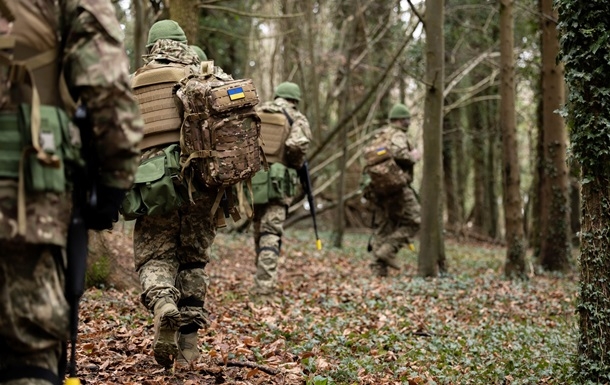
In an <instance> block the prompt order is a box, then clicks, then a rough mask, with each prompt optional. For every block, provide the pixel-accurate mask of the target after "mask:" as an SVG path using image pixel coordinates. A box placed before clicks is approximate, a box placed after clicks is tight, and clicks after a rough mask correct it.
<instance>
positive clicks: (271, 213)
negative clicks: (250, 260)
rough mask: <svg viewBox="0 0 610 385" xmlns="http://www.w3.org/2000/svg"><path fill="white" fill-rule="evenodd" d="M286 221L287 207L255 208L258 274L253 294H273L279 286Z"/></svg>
mask: <svg viewBox="0 0 610 385" xmlns="http://www.w3.org/2000/svg"><path fill="white" fill-rule="evenodd" d="M285 220H286V205H285V204H280V203H267V204H264V205H255V206H254V218H253V220H252V222H253V229H254V246H255V250H256V260H255V263H256V274H255V275H254V285H253V287H252V288H251V289H250V292H251V293H252V294H255V295H257V294H273V293H274V292H275V290H276V286H277V267H278V259H279V257H280V250H281V245H282V233H283V232H284V221H285Z"/></svg>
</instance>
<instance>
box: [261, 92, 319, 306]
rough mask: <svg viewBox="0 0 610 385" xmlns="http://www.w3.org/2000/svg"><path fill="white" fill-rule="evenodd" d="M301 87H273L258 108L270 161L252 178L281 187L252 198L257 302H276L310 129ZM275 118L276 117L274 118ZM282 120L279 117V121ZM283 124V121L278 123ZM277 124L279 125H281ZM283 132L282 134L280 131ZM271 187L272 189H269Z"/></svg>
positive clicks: (309, 138)
mask: <svg viewBox="0 0 610 385" xmlns="http://www.w3.org/2000/svg"><path fill="white" fill-rule="evenodd" d="M300 100H301V89H300V88H299V86H298V85H297V84H295V83H291V82H284V83H281V84H279V85H278V86H277V88H276V89H275V94H274V100H273V101H269V102H265V103H263V104H262V105H261V106H259V107H258V108H257V112H258V113H259V116H260V117H261V121H262V128H261V135H262V137H263V141H264V145H263V150H264V152H265V154H266V156H267V160H268V162H269V171H268V172H266V171H264V170H261V171H259V173H258V174H257V175H255V177H254V179H253V183H254V181H255V180H256V181H258V182H260V180H261V178H262V179H263V181H267V179H266V178H272V179H273V178H275V177H278V178H279V180H274V181H273V183H263V185H264V186H268V187H271V186H283V188H281V190H282V191H264V192H263V194H261V195H262V196H264V198H262V199H261V198H259V197H258V194H255V197H254V217H253V219H252V223H253V228H254V245H255V250H256V274H255V276H254V285H253V286H252V287H251V289H250V296H251V298H252V299H253V300H255V301H257V302H266V301H277V297H276V296H275V291H276V286H277V267H278V258H279V255H280V246H281V243H282V233H283V225H284V221H285V220H286V212H287V209H288V205H289V204H290V202H291V201H292V197H293V196H294V190H295V185H296V170H297V169H299V168H300V167H301V166H303V163H304V162H305V156H306V154H307V149H308V148H309V141H310V140H311V130H310V128H309V122H308V121H307V118H306V117H305V115H303V114H302V113H301V112H300V111H299V109H298V104H299V101H300ZM274 117H275V119H274ZM278 117H279V118H281V119H283V120H284V121H285V126H286V129H285V130H284V131H282V129H281V128H280V129H274V128H273V127H272V125H271V127H272V128H271V129H267V127H270V126H269V123H268V122H269V121H276V120H277V118H278ZM280 121H281V120H280ZM281 124H284V123H281ZM281 124H280V125H281ZM280 132H284V134H279V133H280ZM269 190H271V188H269Z"/></svg>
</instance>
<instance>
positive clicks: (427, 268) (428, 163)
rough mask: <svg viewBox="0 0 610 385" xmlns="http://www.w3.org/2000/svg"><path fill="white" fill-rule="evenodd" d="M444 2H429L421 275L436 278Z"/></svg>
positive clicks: (441, 252) (440, 260) (440, 263)
mask: <svg viewBox="0 0 610 385" xmlns="http://www.w3.org/2000/svg"><path fill="white" fill-rule="evenodd" d="M443 19H444V0H426V26H425V28H426V84H427V90H426V98H425V101H424V169H423V174H424V178H423V182H422V189H421V197H422V212H421V217H422V224H421V232H420V248H419V255H418V274H419V275H420V276H424V277H429V276H436V275H438V272H439V267H440V268H441V271H442V270H444V269H445V248H444V241H443V235H442V194H441V193H439V192H440V191H442V173H443V167H442V146H443V144H442V125H443V99H444V98H443V87H444V83H445V76H444V68H445V67H444V62H445V54H444V49H445V47H444V44H445V41H444V37H443Z"/></svg>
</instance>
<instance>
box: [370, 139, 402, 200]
mask: <svg viewBox="0 0 610 385" xmlns="http://www.w3.org/2000/svg"><path fill="white" fill-rule="evenodd" d="M390 134H391V131H390V130H381V132H379V133H377V134H376V135H375V136H374V137H373V139H371V141H370V142H369V143H368V145H367V146H365V147H364V150H363V154H364V160H365V166H364V172H365V173H366V174H367V175H368V176H369V177H370V178H371V182H370V186H371V188H372V189H373V190H374V191H375V194H377V195H380V196H384V195H390V194H394V193H396V192H398V191H400V190H402V189H403V188H404V187H405V186H407V184H408V176H407V174H406V173H405V172H404V171H403V170H402V169H401V168H400V166H398V164H397V163H396V161H395V160H394V156H393V155H392V152H391V151H390V148H389V142H390Z"/></svg>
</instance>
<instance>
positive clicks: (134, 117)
mask: <svg viewBox="0 0 610 385" xmlns="http://www.w3.org/2000/svg"><path fill="white" fill-rule="evenodd" d="M17 3H18V7H17V9H21V10H22V11H23V10H28V12H30V13H35V12H39V10H40V8H39V6H40V4H41V3H42V2H38V1H36V2H35V1H28V0H18V1H17ZM44 4H45V6H50V7H55V9H53V10H52V12H50V15H57V16H58V20H54V23H53V25H54V27H58V30H57V35H58V36H64V37H65V41H64V42H63V47H64V50H63V52H60V53H59V61H60V62H61V63H63V66H64V76H65V81H66V84H67V86H68V89H69V91H70V92H71V93H72V95H74V96H75V97H77V98H79V99H80V100H81V101H82V102H83V103H84V104H86V106H87V109H88V113H89V116H90V118H91V123H92V127H91V131H90V134H91V135H90V136H91V138H92V141H93V143H94V151H95V153H96V155H97V158H98V159H99V169H100V175H99V177H98V181H99V182H100V183H102V184H105V185H107V186H110V187H115V188H121V189H127V188H129V187H130V186H131V185H132V183H133V180H134V175H135V171H136V169H137V166H138V161H139V151H138V149H137V144H138V142H139V141H140V140H141V137H142V120H141V118H140V114H139V109H138V106H137V104H136V103H135V100H134V98H133V95H132V93H131V89H130V87H129V82H128V60H127V55H126V53H125V50H124V47H123V34H122V31H121V27H120V25H119V23H118V21H117V19H116V14H115V9H114V6H113V4H112V3H111V2H110V1H109V0H64V1H60V2H59V5H53V4H54V3H53V2H44ZM53 11H54V12H53ZM16 16H17V20H18V21H16V22H15V25H14V28H13V32H14V33H16V34H22V35H23V36H26V35H27V36H30V37H31V36H35V37H37V38H39V39H42V38H43V36H41V35H40V34H36V33H35V31H33V29H32V28H31V26H29V25H27V23H26V22H24V20H31V19H29V18H23V19H20V14H19V13H17V15H16ZM46 16H49V15H46ZM59 16H61V17H60V18H59ZM51 36H53V35H51ZM17 41H18V44H19V42H20V40H19V39H18V40H17ZM55 44H57V42H55ZM36 48H37V49H41V48H45V47H44V46H43V47H41V46H36ZM0 88H2V85H0ZM0 94H3V92H2V91H0ZM43 102H44V101H43ZM56 102H57V101H56ZM16 197H17V183H16V181H13V180H2V181H0V248H1V249H2V253H1V255H0V298H2V300H1V301H0V335H1V338H0V341H1V342H0V370H2V369H10V368H15V367H18V366H23V365H32V366H37V367H41V368H47V369H49V370H51V371H52V372H54V373H55V374H58V373H57V372H58V362H59V358H60V356H61V351H62V344H63V342H64V341H66V340H67V339H68V324H69V319H68V305H67V303H66V301H65V298H64V276H63V269H64V268H65V258H63V259H64V260H63V261H61V260H60V259H62V258H61V257H57V259H56V258H54V257H53V255H52V254H51V250H52V249H54V250H56V254H58V255H62V254H63V252H64V251H63V248H64V247H65V245H66V239H67V228H68V223H69V220H70V207H71V196H70V194H69V193H63V194H53V193H37V194H31V193H30V194H26V210H27V233H26V236H25V239H24V238H23V237H20V236H18V235H17V232H16V231H15V226H16V203H17V199H16ZM51 245H53V246H51ZM24 374H27V373H24ZM60 377H63V373H61V375H60ZM10 383H11V384H48V382H45V381H43V380H40V379H38V380H34V379H20V380H16V381H11V382H10Z"/></svg>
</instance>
